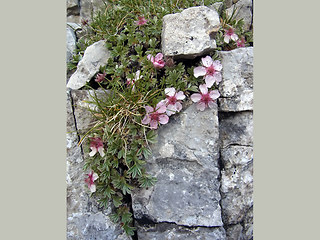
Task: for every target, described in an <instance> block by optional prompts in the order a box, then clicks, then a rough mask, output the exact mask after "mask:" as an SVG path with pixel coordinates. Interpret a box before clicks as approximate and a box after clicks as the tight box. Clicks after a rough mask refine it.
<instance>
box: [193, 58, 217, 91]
mask: <svg viewBox="0 0 320 240" xmlns="http://www.w3.org/2000/svg"><path fill="white" fill-rule="evenodd" d="M201 61H202V65H203V66H200V67H196V68H195V69H194V70H193V74H194V76H195V77H196V78H197V77H199V76H204V79H205V82H206V85H207V87H208V88H210V87H212V85H213V84H214V82H216V83H217V84H218V83H219V82H221V79H222V77H221V73H220V71H221V69H222V65H221V63H220V61H219V60H215V61H213V60H212V58H211V57H210V56H206V57H205V58H202V59H201Z"/></svg>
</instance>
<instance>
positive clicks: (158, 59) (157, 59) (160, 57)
mask: <svg viewBox="0 0 320 240" xmlns="http://www.w3.org/2000/svg"><path fill="white" fill-rule="evenodd" d="M162 58H163V54H162V53H158V54H157V55H156V57H155V60H156V62H159V61H160V60H162Z"/></svg>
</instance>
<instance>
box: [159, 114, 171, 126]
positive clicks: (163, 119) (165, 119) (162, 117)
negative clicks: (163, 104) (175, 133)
mask: <svg viewBox="0 0 320 240" xmlns="http://www.w3.org/2000/svg"><path fill="white" fill-rule="evenodd" d="M159 122H160V123H161V124H167V123H168V122H169V117H168V116H167V115H166V114H162V115H160V116H159Z"/></svg>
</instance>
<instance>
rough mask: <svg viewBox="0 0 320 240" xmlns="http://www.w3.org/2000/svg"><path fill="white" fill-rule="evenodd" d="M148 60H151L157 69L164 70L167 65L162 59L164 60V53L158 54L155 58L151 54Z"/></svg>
mask: <svg viewBox="0 0 320 240" xmlns="http://www.w3.org/2000/svg"><path fill="white" fill-rule="evenodd" d="M147 58H148V60H150V61H151V62H152V63H153V66H154V67H155V68H156V69H160V68H163V67H164V65H165V64H166V63H165V62H164V60H163V59H162V58H163V54H162V53H158V54H157V55H156V56H155V57H153V56H152V55H151V54H149V55H148V56H147Z"/></svg>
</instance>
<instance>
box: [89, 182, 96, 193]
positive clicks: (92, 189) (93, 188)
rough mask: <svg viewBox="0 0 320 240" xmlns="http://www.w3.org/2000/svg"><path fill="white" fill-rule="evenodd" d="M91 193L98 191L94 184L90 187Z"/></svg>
mask: <svg viewBox="0 0 320 240" xmlns="http://www.w3.org/2000/svg"><path fill="white" fill-rule="evenodd" d="M89 189H90V191H91V192H95V191H96V185H94V184H92V185H91V186H90V187H89Z"/></svg>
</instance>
